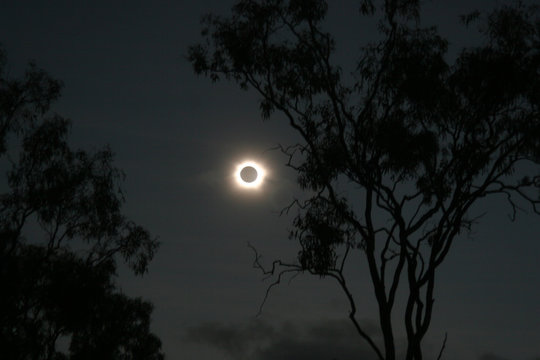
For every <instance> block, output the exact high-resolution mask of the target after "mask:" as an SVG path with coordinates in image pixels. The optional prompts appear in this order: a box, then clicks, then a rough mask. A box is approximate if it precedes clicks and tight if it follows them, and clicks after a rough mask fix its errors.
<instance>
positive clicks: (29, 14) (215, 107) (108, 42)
mask: <svg viewBox="0 0 540 360" xmlns="http://www.w3.org/2000/svg"><path fill="white" fill-rule="evenodd" d="M356 3H357V2H356V1H353V0H347V1H345V0H344V1H336V2H332V4H331V8H330V19H329V24H328V25H329V27H330V28H331V29H332V31H333V32H335V33H336V38H337V46H338V56H339V57H340V58H341V59H342V60H343V63H344V64H346V65H351V64H352V63H353V62H352V60H354V55H355V54H357V53H358V48H359V46H360V45H361V44H362V43H363V41H364V39H366V38H374V37H376V35H377V34H376V31H375V29H374V28H369V27H368V25H369V24H367V23H359V22H358V20H357V18H356V17H355V16H356V9H357V5H356ZM497 3H499V2H498V1H491V0H467V1H465V0H458V1H451V2H450V1H433V2H429V3H428V4H427V5H426V19H428V22H430V23H434V24H439V25H440V28H441V32H442V33H443V34H445V35H448V36H449V37H450V40H451V50H452V51H455V49H457V48H459V46H460V45H462V44H466V45H470V44H474V42H475V41H477V40H478V37H477V36H475V35H474V32H473V33H472V34H473V35H467V33H466V32H465V31H464V30H463V29H461V28H459V27H458V26H457V24H458V19H457V15H458V14H460V13H464V12H468V11H471V10H474V9H475V8H479V9H485V8H486V7H489V6H491V5H493V4H497ZM231 4H232V2H231V1H223V0H200V1H186V0H182V1H152V2H149V1H132V2H129V3H128V2H110V1H101V0H100V1H92V2H72V1H67V0H65V1H48V2H43V1H36V0H34V1H31V0H30V1H3V2H1V3H0V43H2V44H3V46H4V48H5V50H6V51H7V54H8V61H9V64H10V72H11V73H12V75H14V76H16V75H20V74H21V72H22V71H23V69H24V67H25V64H26V63H27V62H28V60H31V59H34V60H35V61H36V62H37V64H38V65H39V66H40V67H42V68H44V69H46V70H47V71H48V72H49V73H50V74H51V75H53V76H54V77H56V78H58V79H61V80H62V81H63V82H64V84H65V88H64V92H63V97H62V98H61V100H60V101H59V102H58V104H57V105H56V106H55V107H54V111H56V112H58V113H59V114H61V115H64V116H67V117H69V118H71V119H72V120H73V128H72V130H73V133H72V134H73V138H72V139H73V142H74V143H75V144H77V145H79V146H82V147H85V148H89V149H92V148H94V149H95V148H99V147H101V146H104V145H105V144H110V145H111V147H112V149H113V150H114V152H115V153H116V159H117V160H116V164H117V165H118V167H120V168H121V169H123V170H124V171H125V172H126V174H127V179H126V183H125V185H126V186H125V188H126V193H127V204H126V208H125V210H126V213H127V214H128V215H129V216H131V217H132V218H133V219H134V220H135V221H136V222H138V223H140V224H141V225H144V226H146V227H147V228H148V229H149V230H150V231H151V232H152V233H154V234H156V235H158V236H159V237H160V239H161V241H162V247H161V249H160V251H159V253H158V254H157V257H156V259H155V260H154V262H153V264H151V266H150V272H149V274H148V275H146V276H145V277H143V278H134V277H133V276H131V275H130V274H129V273H128V272H126V271H121V273H120V278H119V282H120V283H121V285H122V286H123V288H124V290H125V292H126V293H128V294H131V295H134V296H143V297H144V298H147V299H149V300H151V301H152V302H153V303H154V305H155V311H154V322H153V329H154V331H155V332H156V333H157V334H158V335H159V336H160V337H161V339H162V340H163V347H164V350H165V353H166V355H167V358H168V359H200V360H211V359H244V358H245V359H254V360H269V359H285V360H287V359H289V358H290V359H293V358H294V359H317V360H319V359H321V360H323V359H329V360H330V359H331V357H332V356H335V357H336V358H339V359H352V358H353V357H354V356H356V358H359V357H360V356H361V355H362V354H366V357H365V359H370V357H369V355H367V354H369V353H368V352H367V351H366V347H365V345H364V344H363V343H360V340H359V338H358V337H357V336H355V334H354V332H353V331H352V326H351V325H350V324H349V323H348V322H347V314H348V308H347V304H346V301H345V298H344V296H342V294H341V293H339V291H338V289H337V287H336V285H335V284H333V283H332V282H331V281H329V280H319V279H314V278H310V277H308V276H303V277H299V278H296V279H295V280H294V281H293V282H292V283H291V284H290V285H288V284H287V283H285V284H283V285H281V286H280V287H277V288H275V289H274V291H273V292H272V294H271V296H270V298H269V300H268V302H267V303H266V305H265V308H264V311H263V313H262V315H261V316H260V317H259V318H256V314H257V311H258V308H259V305H260V303H261V300H262V298H263V296H264V291H265V287H266V285H267V284H268V283H265V282H262V281H261V279H262V277H261V275H260V273H258V272H257V271H256V270H255V269H252V267H251V264H252V260H253V254H252V253H251V251H250V249H249V248H248V247H247V245H246V244H247V242H251V243H253V244H254V245H255V246H256V247H257V248H258V249H259V250H260V251H261V252H262V253H263V254H264V260H266V261H268V262H270V261H271V260H272V259H273V258H275V257H278V256H282V257H285V258H286V259H293V258H294V256H295V254H296V251H297V248H296V245H295V244H294V243H292V242H291V241H289V240H287V233H288V229H289V224H290V218H288V217H287V216H283V217H279V216H278V213H279V210H280V209H281V208H282V207H283V206H285V205H287V203H288V201H290V200H291V199H292V197H293V196H301V194H300V193H299V190H298V188H297V186H296V185H295V174H294V173H292V172H291V171H290V170H287V169H286V168H285V167H284V163H285V161H286V159H284V158H283V157H282V156H281V155H280V154H279V153H278V152H276V151H269V149H270V148H272V147H274V146H276V145H277V144H278V143H283V144H287V143H291V142H294V141H295V139H296V136H295V134H294V133H293V132H292V131H291V130H290V129H289V128H288V126H287V125H286V124H285V123H284V122H283V121H281V120H282V119H280V118H279V116H276V117H275V118H274V119H271V120H270V121H265V122H263V121H262V120H261V119H260V116H259V113H258V105H257V96H256V95H255V94H253V93H250V92H244V91H240V90H238V89H237V88H236V87H235V86H234V85H233V84H226V83H219V84H211V82H210V81H208V80H207V79H203V78H197V77H196V76H195V75H194V74H193V71H192V69H191V66H190V65H189V63H188V62H187V61H186V60H185V58H184V56H185V55H186V54H187V47H188V46H189V45H190V44H193V43H195V42H197V41H198V40H199V39H200V38H199V31H200V26H199V18H200V15H202V14H203V13H206V12H208V11H212V12H217V13H224V12H226V10H227V9H228V8H229V6H230V5H231ZM450 4H451V5H450ZM245 159H255V160H259V161H261V163H263V164H264V165H265V166H266V168H267V169H268V178H267V181H266V182H265V184H264V188H263V190H264V191H260V192H259V193H257V194H247V193H246V192H241V191H239V189H237V188H235V187H234V186H233V184H232V179H231V177H232V176H231V174H232V172H233V170H234V167H235V166H236V164H238V163H239V162H241V161H243V160H245ZM503 200H504V199H491V200H486V201H485V202H484V203H482V204H479V206H478V207H477V208H475V209H474V211H476V213H477V214H480V213H483V212H486V211H487V214H486V215H485V216H484V218H483V219H482V220H481V222H480V224H479V225H478V226H477V227H476V228H475V229H474V231H473V232H472V233H471V234H469V235H468V236H467V235H466V236H463V237H462V238H460V239H459V241H456V243H455V247H454V248H453V251H452V252H451V254H450V256H449V258H448V260H447V261H446V263H445V264H443V266H442V268H441V269H440V274H439V276H438V283H437V289H436V294H435V296H436V303H435V304H436V305H435V314H434V317H433V325H432V328H431V330H430V335H429V336H428V338H427V341H426V343H427V347H428V349H429V351H430V354H435V353H437V352H438V350H439V347H440V345H441V343H442V340H443V338H444V334H445V332H448V343H447V346H446V357H444V359H449V360H453V359H478V360H503V359H512V360H533V359H539V357H540V346H539V344H540V307H539V306H538V304H540V286H539V285H540V266H539V263H540V241H538V240H539V234H540V226H539V222H538V220H539V219H538V218H537V217H534V216H532V215H530V214H525V213H520V214H518V220H517V221H516V222H514V223H512V222H511V221H510V220H509V218H508V214H509V212H510V209H509V208H508V207H507V206H506V204H505V202H504V201H503ZM358 266H359V267H360V268H361V267H362V266H364V264H363V263H362V262H359V265H358ZM353 279H354V282H353V283H354V286H353V289H354V291H355V294H356V296H357V299H358V305H359V316H360V318H361V319H362V322H363V323H366V324H373V323H374V321H375V319H376V309H375V302H374V299H373V295H372V293H371V291H370V290H369V283H368V279H367V274H366V273H365V272H364V273H362V272H360V274H359V275H355V276H354V278H353ZM396 321H397V322H399V319H396ZM370 326H371V325H370ZM398 329H399V326H398ZM432 357H433V356H432Z"/></svg>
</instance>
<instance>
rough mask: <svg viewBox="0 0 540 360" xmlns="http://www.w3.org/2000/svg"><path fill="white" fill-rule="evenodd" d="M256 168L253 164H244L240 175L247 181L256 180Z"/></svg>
mask: <svg viewBox="0 0 540 360" xmlns="http://www.w3.org/2000/svg"><path fill="white" fill-rule="evenodd" d="M257 176H258V174H257V170H256V169H255V168H254V167H253V166H246V167H245V168H243V169H242V170H241V171H240V177H241V178H242V180H244V181H245V182H247V183H252V182H254V181H255V180H257Z"/></svg>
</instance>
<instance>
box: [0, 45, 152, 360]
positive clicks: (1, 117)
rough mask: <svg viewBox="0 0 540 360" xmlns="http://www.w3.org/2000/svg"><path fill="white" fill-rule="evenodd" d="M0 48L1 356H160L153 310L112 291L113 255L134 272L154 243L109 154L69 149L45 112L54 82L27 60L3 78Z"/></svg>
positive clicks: (144, 264) (60, 124)
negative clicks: (129, 205)
mask: <svg viewBox="0 0 540 360" xmlns="http://www.w3.org/2000/svg"><path fill="white" fill-rule="evenodd" d="M5 65H6V60H5V54H4V52H3V50H2V49H0V156H1V158H2V167H3V169H4V170H7V178H6V181H5V182H4V185H3V186H4V189H6V188H7V191H6V192H3V193H2V194H1V195H0V286H1V289H2V290H1V291H2V296H0V353H1V354H2V357H5V358H9V359H133V360H134V359H162V358H163V355H162V354H161V352H160V349H161V342H160V340H159V339H158V338H157V337H156V336H155V335H153V334H152V333H150V330H149V322H150V314H151V311H152V305H151V304H150V303H148V302H145V301H142V300H141V299H131V298H129V297H127V296H125V295H123V294H121V293H119V291H118V289H117V286H116V284H115V283H114V278H115V276H116V266H117V258H118V257H119V256H120V257H122V258H123V260H124V261H125V262H126V263H127V264H128V265H129V266H130V267H131V269H132V270H133V271H134V272H135V273H136V274H138V275H142V274H144V273H145V272H146V271H147V268H148V263H149V261H150V260H151V259H152V257H153V255H154V252H155V251H156V250H157V247H158V242H157V241H156V239H154V238H152V237H151V236H150V234H149V232H148V231H147V230H146V229H144V228H142V227H140V226H138V225H136V224H135V223H133V222H131V221H129V220H128V219H126V218H125V217H124V216H123V215H122V213H121V206H122V203H123V201H124V199H123V195H122V192H121V190H120V185H121V184H120V183H121V180H122V178H123V174H122V173H121V172H120V171H119V170H118V169H116V168H115V167H114V166H113V164H112V160H113V155H112V153H111V150H110V149H104V150H101V151H97V152H95V153H90V152H86V151H83V150H77V149H72V147H71V146H70V145H69V143H68V138H67V136H68V128H69V124H70V122H69V121H68V120H67V119H65V118H63V117H61V116H59V115H57V114H53V113H51V112H50V106H51V103H52V102H53V101H54V100H56V99H57V98H58V97H59V96H60V90H61V83H60V82H58V81H56V80H54V79H52V78H51V77H50V76H49V75H48V74H47V73H46V72H45V71H43V70H40V69H38V68H37V67H36V66H35V65H33V64H31V65H30V66H29V68H28V70H27V71H26V73H25V75H24V77H23V78H22V79H10V78H7V76H6V74H5V71H4V69H5Z"/></svg>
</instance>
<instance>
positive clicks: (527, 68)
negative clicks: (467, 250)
mask: <svg viewBox="0 0 540 360" xmlns="http://www.w3.org/2000/svg"><path fill="white" fill-rule="evenodd" d="M326 13H327V4H326V2H325V1H321V0H260V1H255V0H240V1H238V2H237V3H236V4H235V5H234V7H233V8H232V16H230V17H229V18H221V17H217V16H213V15H208V16H206V17H205V18H204V20H203V24H204V29H203V32H202V35H203V37H204V39H205V41H204V42H203V43H201V44H198V45H194V46H192V47H190V49H189V60H190V61H191V63H192V65H193V67H194V70H195V72H196V73H198V74H203V75H206V76H208V77H210V78H211V79H212V80H213V81H218V80H221V79H227V80H232V81H235V82H236V83H238V84H239V85H240V86H241V87H242V88H244V89H247V88H252V89H255V90H256V91H257V92H258V93H259V94H260V95H261V100H260V110H261V113H262V116H263V118H268V117H270V116H271V115H272V114H273V113H274V112H278V113H280V114H281V115H282V116H283V117H284V118H285V119H286V120H287V121H288V122H289V124H290V126H291V127H292V128H293V129H294V130H296V131H297V132H298V134H299V135H300V137H301V141H300V142H299V143H297V144H292V145H289V146H282V147H281V149H282V151H283V152H284V153H285V154H286V156H287V158H288V162H287V165H288V166H290V167H291V168H293V169H294V170H296V171H297V173H298V183H299V185H300V186H301V187H302V189H304V190H305V192H306V194H307V195H308V200H307V201H299V200H294V201H293V203H292V204H291V206H290V207H288V208H287V210H291V209H292V208H296V209H297V211H298V215H297V216H296V218H295V219H294V222H293V230H292V231H291V238H293V239H296V240H297V241H298V243H299V244H300V246H301V251H300V252H299V253H298V257H297V262H294V263H286V262H283V261H280V260H277V261H275V262H274V263H273V265H272V267H271V268H270V269H265V268H263V266H262V265H261V263H260V262H259V255H258V254H257V253H256V260H255V265H256V266H257V267H259V268H260V269H261V270H263V271H265V272H267V273H269V274H272V275H273V276H274V279H275V282H274V283H273V284H272V285H271V286H273V285H275V284H277V283H279V281H280V280H281V279H282V277H283V276H285V275H286V274H289V273H296V272H305V271H307V272H309V273H311V274H314V275H319V276H322V277H330V278H333V279H335V280H336V281H337V283H338V284H339V285H340V287H341V289H342V290H343V292H344V294H345V296H346V297H347V299H348V301H349V304H350V319H351V320H352V322H353V324H354V326H355V327H356V330H357V331H358V333H359V335H360V336H361V337H362V338H363V339H364V340H365V341H367V343H368V344H369V345H370V346H371V348H372V349H373V351H374V353H376V355H377V357H378V358H379V359H381V360H382V359H386V360H393V359H395V358H396V341H395V330H394V327H393V323H392V319H396V318H400V319H404V325H405V330H406V338H407V349H406V356H405V358H406V359H411V360H412V359H422V339H423V338H424V336H425V335H426V333H427V331H428V328H429V326H430V322H431V317H432V313H433V304H434V291H435V279H436V277H435V273H436V270H437V268H438V267H439V265H440V264H441V263H442V262H443V261H444V259H445V258H446V256H447V254H448V253H449V251H450V248H451V246H452V243H453V241H454V240H455V238H456V237H457V236H458V235H459V234H460V233H462V232H463V231H467V230H470V228H471V227H472V226H473V225H474V223H475V220H476V219H477V218H475V217H474V215H473V214H471V212H470V210H471V207H472V206H473V205H474V204H476V203H477V202H478V200H480V199H482V198H485V197H487V196H499V197H503V198H506V200H508V203H509V205H510V208H511V211H512V216H515V213H516V208H518V206H522V205H528V206H530V208H531V209H532V211H534V212H535V213H539V211H538V210H539V209H538V204H539V202H540V200H539V197H538V193H537V191H538V188H539V187H540V176H538V165H539V163H540V146H539V145H540V112H539V105H540V72H539V67H540V21H539V20H538V17H537V13H536V10H535V9H534V8H532V7H527V6H525V5H523V4H522V3H521V2H517V3H513V4H511V5H505V6H502V7H500V8H497V9H495V10H493V11H492V12H490V13H489V14H485V15H482V14H480V13H472V14H470V15H467V16H463V18H462V22H463V23H464V26H468V25H469V24H470V23H471V22H473V21H482V22H481V24H482V25H481V26H480V27H479V29H480V31H481V33H482V34H483V37H484V40H485V42H484V43H483V45H480V46H476V47H470V48H463V49H461V51H460V52H459V54H458V55H457V58H456V59H455V61H453V62H450V60H449V58H450V56H448V54H447V48H448V41H447V40H446V39H444V38H443V37H441V36H440V35H439V34H438V32H437V29H436V27H422V26H421V24H420V15H419V14H420V5H419V1H417V0H390V1H384V2H383V1H381V2H376V1H369V0H364V1H361V2H360V15H361V16H368V17H373V16H375V17H378V19H379V22H378V29H379V31H380V35H381V40H380V41H377V42H369V43H366V44H365V46H363V47H362V50H361V52H360V55H359V58H358V61H357V63H356V64H357V66H356V68H355V69H354V71H353V72H352V73H351V75H350V76H344V75H343V71H342V69H341V67H340V66H338V65H337V64H336V63H335V58H334V50H335V41H334V38H333V37H332V35H331V34H330V33H328V32H325V30H324V29H323V23H324V20H325V15H326ZM353 252H360V253H361V254H362V258H363V259H364V260H365V261H366V262H367V265H368V268H369V275H370V278H371V282H372V285H373V292H374V295H375V298H376V300H377V303H378V309H379V312H378V318H379V325H380V330H381V335H382V338H383V344H378V343H377V342H375V340H374V339H373V338H372V337H371V336H370V335H368V333H367V332H365V331H364V329H363V328H362V326H361V325H360V323H359V322H358V321H357V318H356V312H357V308H356V303H355V299H354V296H353V294H352V292H351V291H350V288H349V285H348V282H347V276H346V274H350V272H352V271H355V270H358V269H360V266H357V265H358V264H355V263H353V262H352V261H357V260H353V259H358V257H356V258H354V257H351V254H352V253H353ZM355 266H356V267H355ZM345 270H347V271H345ZM403 283H404V284H405V286H406V295H405V298H404V301H405V309H404V312H403V314H400V315H399V316H398V317H396V316H394V313H395V312H396V309H395V307H394V305H395V303H396V294H397V290H398V286H399V285H400V284H402V286H403ZM267 295H268V293H267ZM445 343H446V338H445V341H444V343H443V346H442V348H444V345H445ZM441 353H442V349H441ZM440 356H441V354H439V357H440Z"/></svg>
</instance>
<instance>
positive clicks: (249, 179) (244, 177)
mask: <svg viewBox="0 0 540 360" xmlns="http://www.w3.org/2000/svg"><path fill="white" fill-rule="evenodd" d="M264 175H265V171H264V169H263V168H262V166H260V165H259V164H257V163H255V162H254V161H244V162H243V163H241V164H239V165H238V166H237V167H236V171H235V179H236V183H237V184H238V185H239V186H241V187H243V188H246V189H256V188H258V187H260V186H261V184H262V182H263V179H264Z"/></svg>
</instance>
